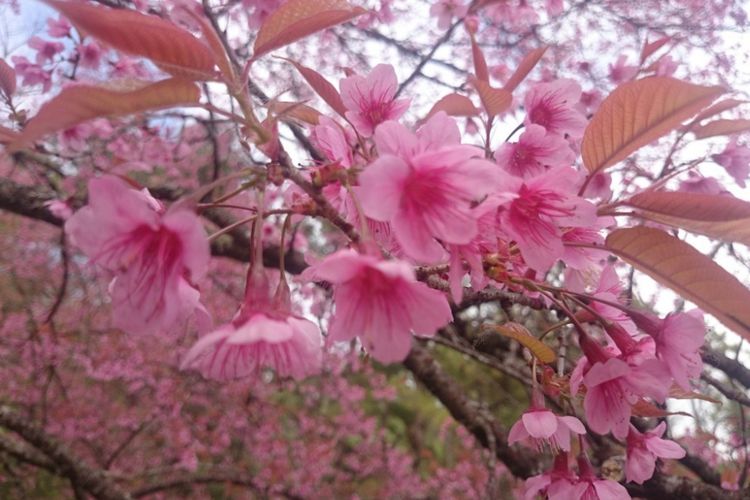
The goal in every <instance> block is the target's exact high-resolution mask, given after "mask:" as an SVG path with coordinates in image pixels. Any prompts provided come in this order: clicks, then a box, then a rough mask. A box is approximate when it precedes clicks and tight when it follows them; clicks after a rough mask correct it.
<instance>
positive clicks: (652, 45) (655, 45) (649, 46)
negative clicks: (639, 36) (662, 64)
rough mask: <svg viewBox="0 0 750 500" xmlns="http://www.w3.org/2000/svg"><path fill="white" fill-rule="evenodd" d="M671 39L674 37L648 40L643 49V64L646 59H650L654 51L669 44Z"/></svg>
mask: <svg viewBox="0 0 750 500" xmlns="http://www.w3.org/2000/svg"><path fill="white" fill-rule="evenodd" d="M671 40H672V37H669V36H665V37H663V38H659V39H658V40H655V41H653V42H646V44H645V45H644V46H643V50H641V64H643V63H644V62H645V61H646V59H648V58H649V56H651V54H653V53H654V52H656V51H657V50H659V49H660V48H662V47H663V46H664V45H665V44H667V43H668V42H670V41H671Z"/></svg>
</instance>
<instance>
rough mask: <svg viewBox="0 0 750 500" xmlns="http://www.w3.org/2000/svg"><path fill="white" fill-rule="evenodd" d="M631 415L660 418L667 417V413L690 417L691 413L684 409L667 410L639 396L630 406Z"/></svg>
mask: <svg viewBox="0 0 750 500" xmlns="http://www.w3.org/2000/svg"><path fill="white" fill-rule="evenodd" d="M631 411H632V412H633V416H635V417H646V418H661V417H668V416H669V415H683V416H685V417H692V415H691V414H689V413H686V412H684V411H667V410H663V409H661V408H659V407H658V406H656V405H655V404H654V403H652V402H650V401H646V400H645V399H643V398H641V399H639V400H638V401H636V403H635V404H634V405H633V406H632V407H631Z"/></svg>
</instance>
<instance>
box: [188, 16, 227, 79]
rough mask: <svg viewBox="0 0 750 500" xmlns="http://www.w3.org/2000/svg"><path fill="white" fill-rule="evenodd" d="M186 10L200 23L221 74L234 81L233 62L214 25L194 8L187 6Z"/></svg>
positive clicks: (199, 25)
mask: <svg viewBox="0 0 750 500" xmlns="http://www.w3.org/2000/svg"><path fill="white" fill-rule="evenodd" d="M184 11H185V12H187V14H188V15H189V16H190V17H191V18H192V19H193V20H194V21H195V22H196V23H197V24H198V27H199V28H200V30H201V34H203V38H205V39H206V42H207V43H208V47H209V48H210V49H211V52H212V53H213V57H214V60H215V61H216V65H217V66H218V67H219V70H220V71H221V74H222V75H224V77H225V78H226V80H228V81H230V82H231V81H233V80H234V77H235V74H234V68H233V67H232V62H231V61H230V60H229V56H228V55H227V51H226V49H225V48H224V44H223V43H221V39H220V38H219V35H218V34H217V33H216V30H215V29H214V27H213V26H212V25H211V23H209V22H208V20H207V19H206V18H205V17H203V16H200V15H198V14H196V13H195V12H194V11H193V10H192V9H189V8H187V7H186V8H185V9H184Z"/></svg>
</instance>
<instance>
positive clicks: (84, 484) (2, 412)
mask: <svg viewBox="0 0 750 500" xmlns="http://www.w3.org/2000/svg"><path fill="white" fill-rule="evenodd" d="M0 425H1V426H3V427H5V428H6V429H8V430H11V431H13V432H15V433H16V434H18V435H19V436H21V437H22V438H23V439H24V440H25V441H26V442H28V443H29V444H31V445H32V446H34V447H35V448H36V449H38V450H39V451H41V452H42V453H44V455H46V456H47V457H48V458H49V460H50V461H51V462H52V463H53V464H54V465H55V467H56V468H57V469H58V470H59V471H60V475H63V476H65V477H67V478H69V479H70V481H71V483H73V485H74V486H78V487H81V488H83V489H84V490H86V491H88V492H89V493H90V494H91V495H92V496H94V497H96V498H100V499H104V500H129V499H130V496H129V495H128V494H127V493H125V492H123V491H122V490H120V488H119V487H118V486H116V485H115V484H114V483H113V482H112V481H111V480H110V479H109V478H107V477H106V476H105V475H104V473H103V472H102V471H100V470H96V469H92V468H91V467H90V466H88V465H87V464H86V463H85V462H84V461H83V460H81V459H79V458H77V457H75V456H74V455H72V454H71V452H70V451H69V450H67V449H66V448H65V447H64V446H63V445H62V444H61V443H60V442H58V441H57V439H56V438H54V437H52V436H50V435H49V434H47V433H46V432H45V431H44V430H43V429H41V428H39V427H37V426H36V425H34V424H32V423H30V422H29V421H28V419H26V418H23V417H22V416H20V415H18V414H17V413H16V412H14V411H13V410H11V409H10V408H8V407H7V406H2V407H0Z"/></svg>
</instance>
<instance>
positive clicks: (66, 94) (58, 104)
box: [9, 78, 201, 151]
mask: <svg viewBox="0 0 750 500" xmlns="http://www.w3.org/2000/svg"><path fill="white" fill-rule="evenodd" d="M128 87H129V88H127V89H119V90H113V89H112V88H105V87H101V86H94V85H75V86H72V87H68V88H66V89H63V91H62V92H60V93H59V94H58V95H57V96H55V97H53V98H52V99H51V100H50V101H47V102H46V103H44V105H43V106H42V107H41V108H40V109H39V112H38V113H37V114H36V116H34V117H33V118H32V119H31V120H29V122H28V123H27V124H26V127H25V128H24V130H23V132H22V133H21V135H20V137H19V138H18V140H17V141H15V142H14V143H13V144H11V146H10V148H9V149H10V151H16V150H19V149H22V148H24V147H26V146H27V145H29V144H31V143H32V142H34V141H35V140H37V139H39V138H40V137H42V136H43V135H46V134H49V133H50V132H56V131H59V130H64V129H67V128H69V127H72V126H73V125H76V124H78V123H81V122H83V121H86V120H90V119H92V118H99V117H105V116H107V117H115V116H124V115H129V114H133V113H140V112H142V111H149V110H154V109H163V108H172V107H176V106H183V105H191V104H196V103H197V102H198V101H199V99H200V95H201V94H200V89H199V88H198V87H197V86H196V85H195V84H194V83H192V82H191V81H189V80H184V79H179V78H170V79H167V80H162V81H160V82H156V83H149V84H145V85H144V84H143V82H138V84H137V85H136V86H134V85H133V84H130V85H129V86H128Z"/></svg>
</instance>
